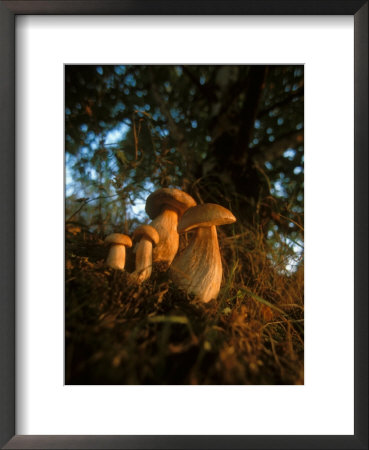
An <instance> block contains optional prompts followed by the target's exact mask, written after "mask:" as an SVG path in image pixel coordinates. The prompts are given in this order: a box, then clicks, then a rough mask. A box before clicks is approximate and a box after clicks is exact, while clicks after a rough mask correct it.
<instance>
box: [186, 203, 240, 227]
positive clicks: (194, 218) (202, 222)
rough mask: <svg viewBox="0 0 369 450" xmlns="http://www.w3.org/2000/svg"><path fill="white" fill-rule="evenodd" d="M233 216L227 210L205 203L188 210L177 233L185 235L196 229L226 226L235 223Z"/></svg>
mask: <svg viewBox="0 0 369 450" xmlns="http://www.w3.org/2000/svg"><path fill="white" fill-rule="evenodd" d="M236 220H237V219H236V218H235V216H234V215H233V214H232V213H231V211H229V210H228V209H226V208H224V207H223V206H220V205H216V204H214V203H205V204H203V205H197V206H194V207H192V208H189V209H188V210H187V211H186V212H185V213H184V214H183V216H182V219H181V220H180V222H179V224H178V233H185V232H186V231H190V230H193V229H194V228H198V227H211V226H212V225H215V226H218V225H226V224H228V223H233V222H236Z"/></svg>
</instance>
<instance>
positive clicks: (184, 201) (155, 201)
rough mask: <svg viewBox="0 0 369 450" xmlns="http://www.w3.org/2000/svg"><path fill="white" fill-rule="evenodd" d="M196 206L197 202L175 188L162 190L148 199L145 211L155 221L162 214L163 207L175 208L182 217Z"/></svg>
mask: <svg viewBox="0 0 369 450" xmlns="http://www.w3.org/2000/svg"><path fill="white" fill-rule="evenodd" d="M195 205H196V201H195V200H194V199H193V198H192V197H191V195H189V194H186V192H183V191H180V190H179V189H174V188H161V189H158V190H157V191H155V192H153V193H152V194H150V195H149V196H148V197H147V199H146V208H145V209H146V212H147V214H148V216H149V217H150V219H155V217H156V216H158V215H159V214H160V213H161V212H162V210H163V206H167V207H169V208H173V209H175V210H176V211H178V213H179V215H182V214H183V213H184V212H185V211H186V210H187V209H188V208H191V206H195Z"/></svg>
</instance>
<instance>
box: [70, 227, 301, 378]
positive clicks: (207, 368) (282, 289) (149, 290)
mask: <svg viewBox="0 0 369 450" xmlns="http://www.w3.org/2000/svg"><path fill="white" fill-rule="evenodd" d="M225 228H227V227H225ZM232 230H233V235H228V236H227V235H226V234H223V232H222V230H221V229H220V230H219V242H220V246H221V249H222V258H223V267H224V279H223V284H222V289H221V292H220V295H219V297H218V299H217V300H215V301H212V302H210V303H209V304H207V305H204V304H199V303H198V302H196V301H195V300H194V299H191V298H188V297H187V296H186V295H184V294H183V293H182V292H180V291H178V290H177V289H176V287H175V286H174V285H173V284H172V283H171V282H170V281H169V280H168V277H167V274H166V273H161V272H159V271H158V270H157V268H155V267H154V270H153V275H152V277H151V279H150V280H148V281H146V282H145V283H143V284H142V285H141V286H140V287H133V286H131V285H129V283H127V278H126V275H125V274H124V272H120V271H114V270H111V269H108V268H107V267H105V266H104V258H105V256H106V249H104V247H103V246H102V241H101V240H99V239H97V238H96V236H94V235H91V234H88V233H87V234H86V233H79V232H78V231H77V232H75V233H74V234H72V233H68V234H67V237H66V276H65V282H66V299H65V301H66V303H65V328H66V355H65V358H66V383H67V384H302V383H303V382H304V368H303V361H304V309H303V308H304V300H303V292H304V286H303V280H304V276H303V266H302V264H300V266H299V269H298V270H297V271H296V272H294V273H287V272H286V271H285V270H283V268H284V267H285V264H286V258H288V255H289V253H288V251H287V250H286V251H285V249H284V247H283V242H282V243H281V244H280V245H279V246H278V248H277V249H276V248H275V247H273V248H270V246H268V244H267V242H266V240H265V238H264V236H263V235H262V233H261V232H258V231H255V230H252V231H250V230H244V229H240V228H239V227H238V228H236V227H235V228H232ZM229 231H230V229H228V230H227V232H228V233H229ZM131 256H132V255H130V254H129V253H128V255H127V260H128V261H132V258H131ZM127 270H132V267H130V266H129V263H128V267H127Z"/></svg>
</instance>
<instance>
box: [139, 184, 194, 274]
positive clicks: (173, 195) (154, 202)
mask: <svg viewBox="0 0 369 450" xmlns="http://www.w3.org/2000/svg"><path fill="white" fill-rule="evenodd" d="M195 205H196V202H195V200H194V199H193V198H192V197H191V196H190V195H188V194H186V193H185V192H183V191H180V190H179V189H171V188H161V189H159V190H157V191H155V192H153V193H152V194H150V195H149V196H148V198H147V200H146V212H147V214H148V216H149V217H150V219H153V221H152V222H151V225H152V226H153V227H154V228H155V229H156V230H157V232H158V233H159V239H160V240H159V243H158V245H157V246H156V247H155V248H154V249H153V261H154V262H158V263H163V268H164V269H167V268H168V267H169V265H170V264H171V262H172V261H173V259H174V257H175V255H176V253H177V250H178V244H179V235H178V232H177V226H178V219H179V218H180V217H181V216H182V214H183V213H184V212H185V211H186V210H187V209H188V208H190V207H191V206H195Z"/></svg>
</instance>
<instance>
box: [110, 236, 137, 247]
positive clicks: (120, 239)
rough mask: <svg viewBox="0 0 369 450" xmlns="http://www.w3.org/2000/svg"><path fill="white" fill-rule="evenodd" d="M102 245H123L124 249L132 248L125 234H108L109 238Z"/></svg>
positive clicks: (129, 239)
mask: <svg viewBox="0 0 369 450" xmlns="http://www.w3.org/2000/svg"><path fill="white" fill-rule="evenodd" d="M104 243H105V245H125V246H126V247H132V241H131V238H130V237H129V236H127V235H126V234H120V233H112V234H109V236H107V237H106V238H105V241H104Z"/></svg>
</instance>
